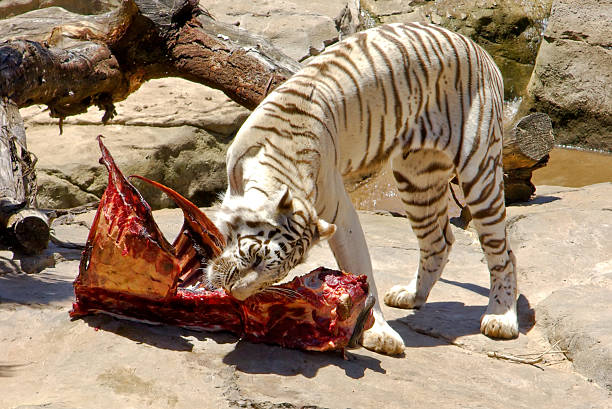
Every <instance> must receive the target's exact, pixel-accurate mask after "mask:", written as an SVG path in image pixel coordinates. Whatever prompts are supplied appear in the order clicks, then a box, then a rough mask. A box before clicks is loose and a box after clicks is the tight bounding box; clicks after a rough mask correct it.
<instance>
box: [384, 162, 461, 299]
mask: <svg viewBox="0 0 612 409" xmlns="http://www.w3.org/2000/svg"><path fill="white" fill-rule="evenodd" d="M392 167H393V175H394V177H395V180H396V182H397V187H398V190H399V193H400V198H401V200H402V202H403V203H404V206H405V210H406V214H407V216H408V219H409V220H410V223H411V225H412V230H413V231H414V233H415V234H416V236H417V240H418V242H419V249H420V259H419V266H418V269H417V271H416V273H415V275H414V277H413V279H412V280H411V281H410V283H409V284H408V285H395V286H393V287H392V288H391V289H390V290H389V291H388V292H387V293H386V294H385V298H384V301H385V304H387V305H389V306H392V307H397V308H418V307H420V306H422V305H423V304H424V303H425V301H426V300H427V297H428V296H429V292H430V291H431V288H432V287H433V285H434V284H435V283H436V281H437V280H438V278H440V275H441V274H442V270H443V268H444V266H445V265H446V263H447V261H448V254H449V252H450V249H451V247H452V244H453V242H454V241H455V239H454V236H453V233H452V231H451V228H450V224H449V220H448V189H449V186H448V183H449V181H450V177H451V174H452V172H453V170H454V166H453V165H452V162H451V160H450V158H448V156H447V155H446V154H444V153H441V152H437V151H433V150H421V151H416V152H410V153H409V154H408V155H406V156H405V157H398V158H396V159H395V160H394V161H393V163H392Z"/></svg>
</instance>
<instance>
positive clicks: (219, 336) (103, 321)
mask: <svg viewBox="0 0 612 409" xmlns="http://www.w3.org/2000/svg"><path fill="white" fill-rule="evenodd" d="M77 319H80V320H83V321H84V322H85V323H87V325H89V326H90V327H92V328H94V329H95V330H96V331H99V330H102V331H107V332H112V333H113V334H116V335H119V336H121V337H125V338H128V339H130V340H132V341H134V342H136V343H137V344H147V345H150V346H152V347H156V348H160V349H167V350H171V351H179V352H190V351H192V350H193V344H192V343H191V342H190V341H189V339H187V337H194V338H196V339H197V340H199V341H204V340H207V339H212V340H213V341H214V342H216V343H217V344H227V343H234V342H236V341H237V340H238V337H236V336H235V335H232V334H230V333H227V332H208V331H192V330H187V329H184V328H180V327H175V326H172V325H165V324H159V325H157V324H146V323H142V322H137V321H134V320H129V319H117V318H114V317H111V316H109V315H106V314H99V315H88V316H85V317H81V318H77Z"/></svg>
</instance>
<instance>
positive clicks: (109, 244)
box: [70, 137, 373, 351]
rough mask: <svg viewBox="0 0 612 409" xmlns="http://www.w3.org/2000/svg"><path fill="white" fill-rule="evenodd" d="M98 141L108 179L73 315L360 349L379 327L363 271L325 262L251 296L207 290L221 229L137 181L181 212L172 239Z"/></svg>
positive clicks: (179, 200)
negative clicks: (208, 267)
mask: <svg viewBox="0 0 612 409" xmlns="http://www.w3.org/2000/svg"><path fill="white" fill-rule="evenodd" d="M98 142H99V144H100V150H101V151H102V158H101V159H100V162H101V163H102V164H104V165H105V166H106V168H107V170H108V172H109V183H108V187H107V189H106V191H105V192H104V195H103V196H102V199H101V201H100V205H99V207H98V211H97V213H96V216H95V219H94V222H93V225H92V227H91V230H90V232H89V237H88V239H87V244H86V247H85V250H84V251H83V255H82V258H81V264H80V268H79V275H78V277H77V278H76V280H75V282H74V291H75V295H76V302H75V303H74V304H73V309H72V311H71V312H70V315H71V316H72V317H80V316H83V315H87V314H91V313H108V314H112V315H115V316H119V317H125V318H131V319H137V320H142V321H145V322H154V323H166V324H172V325H179V326H182V327H188V328H199V329H206V330H226V331H230V332H233V333H235V334H237V335H239V336H241V337H242V338H244V339H247V340H250V341H253V342H266V343H273V344H278V345H281V346H284V347H290V348H299V349H307V350H317V351H326V350H336V349H340V350H341V349H344V348H346V347H349V346H354V345H355V342H356V341H357V339H358V338H359V336H360V335H361V333H362V331H363V330H364V329H367V328H369V327H371V326H372V324H373V317H372V313H371V308H372V305H373V298H372V297H369V296H368V283H367V280H366V277H365V276H363V275H361V276H356V275H352V274H348V273H344V272H341V271H335V270H329V269H326V268H323V267H321V268H318V269H316V270H314V271H312V272H310V273H309V274H306V275H304V276H302V277H296V278H294V279H293V281H291V282H289V283H286V284H282V285H276V286H273V287H270V289H268V290H267V291H264V292H262V293H259V294H255V295H254V296H251V297H249V298H247V299H246V300H244V301H239V300H236V299H235V298H233V297H231V296H230V295H229V294H227V293H226V292H225V291H224V290H222V289H211V288H208V287H207V286H206V283H205V281H204V279H203V277H202V273H203V270H204V267H205V266H206V264H207V262H208V261H209V260H211V259H212V258H214V257H215V256H217V255H219V254H220V253H221V251H222V249H223V247H224V245H225V242H224V239H223V237H222V235H221V234H220V233H219V231H218V230H217V228H216V227H215V225H214V224H213V223H212V222H211V221H210V220H209V219H208V217H206V215H205V214H204V213H203V212H202V211H200V210H199V209H198V208H197V207H196V206H195V205H194V204H193V203H191V202H189V201H188V200H187V199H185V198H184V197H182V196H181V195H179V194H178V193H176V192H175V191H173V190H172V189H170V188H168V187H165V186H163V185H160V184H158V183H156V182H153V181H150V180H148V179H145V178H142V177H140V179H142V180H144V181H145V182H148V183H150V184H152V185H154V186H156V187H158V188H159V189H161V190H163V191H164V192H165V193H166V194H168V195H169V196H170V197H171V198H172V199H173V200H174V201H175V203H176V204H177V206H178V207H180V208H181V209H182V211H183V214H184V222H183V227H182V228H181V230H180V232H179V234H178V236H177V238H176V239H175V240H174V243H172V244H170V243H169V242H168V241H167V240H166V239H165V237H164V236H163V234H162V233H161V231H160V229H159V227H158V226H157V224H156V223H155V221H154V219H153V215H152V212H151V208H150V207H149V205H148V204H147V203H146V202H145V200H144V199H143V198H142V196H141V195H140V193H139V192H138V191H137V190H136V188H135V187H134V186H133V185H132V184H131V183H130V182H129V181H128V180H127V179H126V178H125V177H124V176H123V174H122V173H121V171H120V170H119V169H118V167H117V166H116V164H115V162H114V161H113V158H112V157H111V155H110V153H109V151H108V150H107V149H106V147H105V146H104V144H103V143H102V139H101V137H98Z"/></svg>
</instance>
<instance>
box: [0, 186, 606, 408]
mask: <svg viewBox="0 0 612 409" xmlns="http://www.w3.org/2000/svg"><path fill="white" fill-rule="evenodd" d="M538 193H539V195H538V197H536V199H534V200H533V201H532V202H530V203H528V204H525V205H523V206H512V207H511V208H509V212H508V213H509V220H508V225H509V232H510V237H511V240H512V245H513V247H514V249H515V252H516V254H517V257H518V260H519V268H518V271H519V287H520V293H521V296H520V298H519V311H520V332H521V333H520V336H519V338H518V339H516V340H512V341H494V340H491V339H488V338H486V337H484V336H482V335H480V333H479V330H478V328H479V325H478V320H479V317H480V315H481V314H482V313H483V311H484V309H485V306H486V302H487V298H486V297H487V288H488V273H487V270H486V266H485V263H484V260H483V256H482V253H481V251H480V249H479V245H478V242H477V238H476V234H475V232H474V231H472V230H467V231H464V230H461V229H458V228H454V232H455V235H456V237H457V242H456V245H455V248H454V249H453V252H452V254H451V260H450V262H449V264H448V266H447V268H446V271H445V273H444V275H443V278H442V279H441V281H440V282H439V283H438V284H437V285H436V287H434V290H433V291H432V293H431V296H430V299H429V301H428V303H427V304H426V305H425V306H424V307H423V308H421V309H420V310H418V311H405V310H397V309H391V308H386V307H385V314H386V316H387V318H388V319H389V320H390V323H391V325H392V326H393V327H394V328H395V329H397V331H399V333H400V334H401V335H402V337H403V338H404V341H405V343H406V346H407V348H406V351H405V354H404V355H403V356H401V357H387V356H382V355H377V354H374V353H371V352H369V351H367V350H364V349H358V350H354V351H352V355H353V357H354V358H355V359H353V360H349V361H346V360H344V359H342V357H341V355H340V354H334V353H308V352H301V351H294V350H287V349H282V348H279V347H276V346H268V345H256V344H251V343H248V342H244V341H240V340H239V339H237V338H236V337H234V336H232V335H229V334H224V333H207V332H193V331H188V330H184V329H179V328H175V327H169V326H150V325H145V324H139V323H134V322H128V321H122V320H117V319H114V318H110V317H106V316H94V317H87V318H85V319H79V320H75V321H71V320H70V318H69V317H68V311H69V310H70V307H71V302H72V300H73V291H72V285H71V283H72V280H73V279H74V278H75V276H76V274H77V271H78V260H79V251H78V250H70V249H65V248H62V247H58V246H56V245H51V246H50V248H49V250H48V251H47V252H46V253H45V254H44V255H43V256H41V257H38V258H24V257H18V256H17V255H14V254H12V253H10V252H8V251H4V252H0V344H1V345H2V348H1V349H0V377H1V378H2V379H0V391H1V392H0V407H2V408H11V409H13V408H20V409H24V408H46V409H68V408H108V407H121V408H149V407H154V408H192V407H201V408H231V407H247V408H301V407H308V408H370V407H385V408H403V407H434V406H435V407H438V408H457V407H464V408H577V409H578V408H580V409H582V408H598V409H599V408H612V399H611V398H612V326H611V324H612V310H611V309H610V300H612V259H611V258H610V257H611V256H610V255H611V254H612V242H611V241H610V240H609V237H610V236H611V235H612V215H611V213H610V212H612V207H611V206H610V201H609V198H610V197H612V184H609V183H607V184H599V185H593V186H589V187H585V188H578V189H570V188H557V187H539V188H538ZM206 211H207V212H208V213H210V214H213V213H214V209H210V210H208V209H207V210H206ZM92 217H93V213H91V212H90V213H87V214H84V215H79V216H77V217H76V219H75V220H73V221H72V222H71V223H70V224H65V225H59V226H57V227H56V229H55V234H56V235H57V237H58V238H59V239H61V240H64V241H73V242H82V241H84V240H85V237H86V234H87V227H86V226H87V225H88V224H89V223H90V222H91V220H92ZM155 217H156V218H157V220H158V223H159V224H160V226H161V228H162V230H163V231H164V232H165V233H166V235H167V236H168V237H172V235H173V234H175V233H176V232H177V231H178V229H179V227H180V223H181V215H180V214H179V212H178V211H176V210H161V211H158V212H156V213H155ZM360 217H361V220H362V223H363V225H364V229H365V232H366V236H367V238H368V241H369V245H370V251H371V254H372V257H373V263H374V269H375V274H376V278H377V281H378V286H379V289H380V290H381V291H384V289H386V288H389V287H390V286H391V285H392V284H393V283H396V282H401V281H405V280H406V275H407V273H408V272H410V271H412V270H413V269H414V268H415V267H416V263H417V255H418V250H417V247H416V240H415V238H414V236H413V235H412V234H411V233H409V232H408V231H409V230H410V228H409V226H408V222H407V220H406V219H404V218H397V217H391V216H386V215H379V214H373V213H371V212H369V213H368V212H362V213H361V214H360ZM319 265H326V266H334V263H333V258H332V256H331V253H330V252H329V250H328V249H327V247H324V246H321V247H317V248H315V249H314V250H313V251H312V253H311V256H310V258H309V260H308V262H307V264H305V265H303V266H301V267H300V268H299V269H298V270H297V271H296V273H300V272H305V271H309V270H310V269H312V268H314V267H316V266H319ZM553 346H554V347H553ZM551 347H553V348H552V349H551ZM546 351H550V353H548V354H545V355H544V356H543V360H542V361H541V362H538V363H535V364H534V365H529V364H520V363H515V362H511V361H505V360H499V359H495V358H491V357H489V356H488V354H489V353H491V352H497V353H502V354H510V355H513V356H516V357H523V358H525V357H528V358H534V357H537V356H538V354H541V353H543V352H546ZM559 351H564V352H563V353H561V352H559ZM527 354H532V355H527Z"/></svg>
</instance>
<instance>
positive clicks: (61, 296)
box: [0, 273, 74, 304]
mask: <svg viewBox="0 0 612 409" xmlns="http://www.w3.org/2000/svg"><path fill="white" fill-rule="evenodd" d="M73 298H74V290H73V289H72V280H68V279H65V278H63V277H55V276H51V275H45V274H24V273H6V274H0V304H1V303H4V302H14V303H18V304H50V303H54V302H59V301H66V300H70V299H73Z"/></svg>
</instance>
